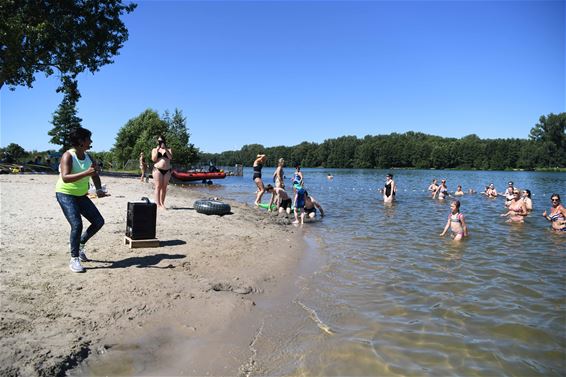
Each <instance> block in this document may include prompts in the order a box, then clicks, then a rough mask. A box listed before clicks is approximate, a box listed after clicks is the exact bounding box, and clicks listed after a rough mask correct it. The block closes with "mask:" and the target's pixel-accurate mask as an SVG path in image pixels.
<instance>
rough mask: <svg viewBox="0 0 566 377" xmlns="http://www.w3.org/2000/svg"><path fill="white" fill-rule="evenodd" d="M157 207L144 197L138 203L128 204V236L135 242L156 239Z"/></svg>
mask: <svg viewBox="0 0 566 377" xmlns="http://www.w3.org/2000/svg"><path fill="white" fill-rule="evenodd" d="M156 218H157V205H156V204H155V203H151V202H150V201H149V199H148V198H146V197H143V198H141V201H138V202H128V216H127V218H126V236H128V237H130V238H131V239H133V240H148V239H152V238H155V220H156Z"/></svg>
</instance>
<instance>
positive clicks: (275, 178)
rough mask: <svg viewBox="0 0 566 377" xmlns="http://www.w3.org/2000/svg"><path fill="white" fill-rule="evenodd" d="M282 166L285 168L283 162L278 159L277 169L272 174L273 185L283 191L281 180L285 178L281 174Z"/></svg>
mask: <svg viewBox="0 0 566 377" xmlns="http://www.w3.org/2000/svg"><path fill="white" fill-rule="evenodd" d="M283 166H285V160H284V159H282V158H280V159H279V162H278V164H277V169H275V172H274V173H273V182H274V183H275V187H279V188H282V189H284V188H285V182H283V178H284V177H285V175H284V173H283Z"/></svg>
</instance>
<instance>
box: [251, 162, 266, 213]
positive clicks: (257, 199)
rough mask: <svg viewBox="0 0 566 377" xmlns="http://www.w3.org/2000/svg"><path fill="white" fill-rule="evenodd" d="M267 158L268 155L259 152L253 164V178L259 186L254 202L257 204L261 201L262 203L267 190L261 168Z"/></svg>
mask: <svg viewBox="0 0 566 377" xmlns="http://www.w3.org/2000/svg"><path fill="white" fill-rule="evenodd" d="M266 160H267V157H266V156H265V155H264V154H258V155H257V157H256V159H255V161H254V164H253V168H254V175H253V180H254V182H255V184H256V186H257V194H256V196H255V202H254V204H255V205H256V206H257V205H259V203H261V197H262V196H263V193H264V192H265V187H264V186H263V180H262V179H261V169H262V168H263V164H265V161H266Z"/></svg>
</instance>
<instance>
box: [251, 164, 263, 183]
mask: <svg viewBox="0 0 566 377" xmlns="http://www.w3.org/2000/svg"><path fill="white" fill-rule="evenodd" d="M262 168H263V165H262V164H258V165H256V166H254V176H253V178H252V179H253V180H254V181H255V180H256V178H261V169H262Z"/></svg>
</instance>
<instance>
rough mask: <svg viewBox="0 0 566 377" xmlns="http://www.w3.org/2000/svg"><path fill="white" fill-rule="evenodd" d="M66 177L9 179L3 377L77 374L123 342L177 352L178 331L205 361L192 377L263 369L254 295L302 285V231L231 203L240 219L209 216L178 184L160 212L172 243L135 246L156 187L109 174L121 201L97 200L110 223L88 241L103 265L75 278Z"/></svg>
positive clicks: (0, 227) (2, 199)
mask: <svg viewBox="0 0 566 377" xmlns="http://www.w3.org/2000/svg"><path fill="white" fill-rule="evenodd" d="M56 179H57V175H34V174H21V175H5V176H2V177H0V185H1V193H0V195H1V196H0V206H1V208H0V209H1V211H2V213H3V216H2V218H1V221H0V235H1V240H0V245H1V246H2V250H1V251H0V254H1V255H0V256H1V257H2V262H1V263H0V290H1V291H0V292H1V298H2V303H3V304H2V308H1V309H0V313H1V318H2V326H1V327H0V339H1V340H0V351H1V356H0V365H1V367H0V373H1V374H2V375H6V376H11V375H32V376H47V375H65V372H66V371H70V370H72V369H73V368H74V367H76V366H77V365H78V364H79V362H81V361H83V360H85V359H87V360H93V359H94V357H93V356H95V355H100V354H106V356H105V358H106V357H107V356H108V355H110V354H113V353H114V352H116V353H117V354H119V353H120V343H119V341H120V339H123V340H126V339H129V340H132V339H145V340H142V342H145V341H147V342H149V343H148V344H150V343H151V342H152V339H157V340H158V344H161V345H162V348H163V350H164V351H165V350H167V349H168V347H167V341H166V340H165V341H164V340H163V339H161V337H162V336H164V337H166V338H169V339H172V338H170V335H167V330H166V328H169V329H170V330H171V331H173V329H174V330H175V331H174V333H176V334H177V335H178V334H181V338H182V339H184V340H183V341H186V342H187V344H188V345H189V347H192V350H194V351H196V352H194V354H192V355H185V356H186V357H187V356H190V357H192V360H194V364H193V366H195V368H194V369H193V370H192V371H185V372H187V373H189V374H191V373H193V374H205V373H208V372H210V371H211V369H210V368H211V366H214V368H216V369H214V372H216V374H219V373H221V374H232V375H233V374H236V373H237V372H238V371H237V370H234V368H235V367H236V366H237V367H238V368H239V369H240V373H244V374H246V373H245V370H242V368H243V369H246V367H245V365H247V364H250V363H251V365H252V367H253V362H251V361H250V360H252V361H253V358H251V357H252V356H253V355H251V354H252V353H253V351H252V350H251V349H250V348H249V344H250V341H252V340H253V338H254V336H255V335H254V332H256V331H257V329H258V324H257V323H256V320H257V315H256V314H254V313H255V312H257V310H256V308H255V302H254V300H255V299H256V298H260V299H261V300H266V299H267V300H268V299H269V295H270V294H273V292H275V291H276V290H277V289H278V288H277V287H278V286H281V285H289V284H293V282H290V281H289V275H292V272H293V271H295V270H296V268H297V266H298V265H299V263H300V260H301V258H302V257H303V256H304V253H305V250H306V242H305V240H304V239H303V238H302V237H303V235H302V232H301V231H300V229H297V228H295V227H292V226H288V223H289V222H288V220H285V219H279V218H275V217H270V216H269V215H266V214H265V213H262V212H259V211H257V210H256V209H255V208H253V207H250V206H248V205H246V204H241V203H237V202H234V201H231V200H226V202H227V203H229V204H230V205H231V206H232V214H230V215H225V216H223V217H219V216H206V215H202V214H199V213H197V212H196V211H193V210H192V203H193V201H194V200H196V199H202V196H203V195H202V194H201V193H196V192H191V190H187V189H181V188H177V187H175V186H170V190H169V192H168V196H167V200H166V203H167V206H168V207H169V209H168V210H167V211H158V214H157V237H158V238H159V239H160V241H161V246H160V247H159V248H145V249H129V248H128V247H127V246H126V245H124V244H123V238H124V233H125V223H126V222H125V217H126V207H127V202H128V201H135V200H139V199H140V198H141V197H142V196H147V197H150V198H151V197H152V196H153V195H152V193H153V190H152V185H151V184H148V183H141V182H140V181H139V179H138V178H136V177H114V176H107V175H103V176H102V183H103V184H105V185H106V187H107V189H108V192H109V193H110V194H111V195H112V196H110V197H107V198H96V199H93V201H94V202H95V204H96V205H97V206H98V208H99V210H100V212H101V213H102V215H103V217H104V218H105V221H106V223H105V226H104V227H103V228H102V229H101V230H100V231H99V232H98V233H97V234H96V235H95V236H94V237H93V238H92V239H91V240H90V241H89V243H88V244H87V254H88V255H89V258H91V259H92V260H93V261H92V262H86V263H84V265H85V267H86V268H87V272H86V273H84V274H74V273H72V272H71V271H69V268H68V260H69V257H70V256H69V252H68V237H69V225H68V223H67V221H66V220H65V218H64V216H63V214H62V211H61V209H60V207H59V205H58V204H57V201H56V200H55V194H54V186H55V182H56ZM221 200H222V198H221ZM87 223H88V222H87V221H86V220H85V221H84V224H85V225H86V224H87ZM28 229H29V230H28ZM274 245H277V246H276V247H275V246H274ZM163 323H166V324H167V326H165V327H163V325H162V324H163ZM235 328H237V329H239V330H238V331H234V329H235ZM222 333H225V334H228V333H232V334H234V336H233V337H232V339H231V341H230V342H227V341H226V338H225V337H224V338H222V339H218V338H217V337H218V334H222ZM178 340H179V339H177V341H178ZM215 340H216V342H215ZM162 342H165V343H162ZM219 344H225V346H222V347H219ZM177 346H178V345H177ZM113 348H114V349H113ZM207 350H208V351H212V350H214V351H215V352H217V353H222V352H228V354H230V355H231V358H230V362H226V363H225V364H224V365H218V364H222V362H221V360H220V363H219V359H218V358H214V357H210V356H209V354H207V352H206V351H207ZM169 353H171V350H169ZM173 353H174V352H173ZM209 353H210V352H209ZM165 356H167V354H166V355H165ZM130 367H132V368H134V369H131V370H130V371H131V372H132V374H135V373H136V372H138V373H139V372H140V371H136V370H135V366H134V365H130ZM219 367H220V368H221V369H218V368H219ZM199 371H200V372H199ZM145 372H147V370H145ZM164 372H169V373H170V374H171V373H175V371H173V370H170V371H164ZM122 374H123V373H122ZM177 374H179V371H177Z"/></svg>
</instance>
